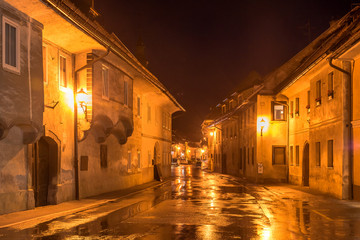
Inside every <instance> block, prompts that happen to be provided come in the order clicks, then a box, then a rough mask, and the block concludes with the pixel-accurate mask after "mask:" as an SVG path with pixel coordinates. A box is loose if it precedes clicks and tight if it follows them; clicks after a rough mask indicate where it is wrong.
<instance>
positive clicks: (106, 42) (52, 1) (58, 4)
mask: <svg viewBox="0 0 360 240" xmlns="http://www.w3.org/2000/svg"><path fill="white" fill-rule="evenodd" d="M41 1H42V2H45V3H47V4H49V5H50V6H52V7H53V8H55V9H56V10H57V11H58V12H60V13H61V14H62V15H63V16H64V17H66V18H67V19H68V20H70V22H71V23H73V24H74V25H76V26H77V27H79V28H80V29H81V30H82V31H84V32H85V33H86V34H88V35H89V36H90V37H92V38H94V39H95V40H96V41H98V42H99V43H100V44H101V45H103V46H105V47H106V48H109V49H110V51H111V52H112V53H114V54H115V55H117V56H118V57H120V58H121V59H123V60H124V61H125V62H126V63H128V64H129V65H130V66H132V67H133V68H134V69H136V70H137V71H138V72H139V73H140V74H141V75H142V76H144V77H145V78H146V79H147V80H148V81H149V82H150V83H151V84H152V85H153V86H155V87H156V88H158V89H159V90H160V91H161V92H162V93H164V94H165V95H166V96H167V97H168V98H169V99H170V100H171V101H172V102H173V103H174V104H175V106H177V107H178V108H180V110H181V111H184V112H185V109H184V108H183V107H182V106H181V105H180V104H179V103H178V102H177V101H176V99H175V98H174V97H173V96H172V95H171V93H170V92H169V91H168V90H167V89H166V88H165V87H164V86H162V84H161V83H160V82H157V81H155V80H154V78H155V77H154V76H153V75H152V74H151V73H149V72H148V70H147V69H146V68H145V67H144V66H142V65H141V64H140V63H137V62H136V60H134V59H132V61H131V60H129V59H128V58H129V57H130V56H125V55H124V54H123V51H122V50H121V48H120V47H119V46H116V44H115V43H114V42H113V41H111V40H110V39H109V38H108V37H107V36H104V34H102V33H101V32H100V30H99V29H97V28H96V27H94V26H91V24H90V23H89V19H87V20H85V19H84V18H83V17H81V16H79V14H77V13H76V12H75V11H74V10H72V9H71V8H70V7H69V6H67V5H66V3H63V1H56V0H41ZM64 5H66V6H67V7H68V8H70V10H68V11H66V10H65V9H64V8H62V6H64ZM74 13H75V14H76V15H75V16H74ZM76 18H78V19H80V20H82V22H81V21H79V20H78V19H76ZM91 28H93V30H90V29H91ZM106 33H107V32H106ZM141 68H142V69H141Z"/></svg>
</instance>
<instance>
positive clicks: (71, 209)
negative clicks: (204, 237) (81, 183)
mask: <svg viewBox="0 0 360 240" xmlns="http://www.w3.org/2000/svg"><path fill="white" fill-rule="evenodd" d="M169 181H171V178H167V179H165V180H164V181H163V182H158V181H152V182H148V183H145V184H142V185H138V186H134V187H131V188H128V189H124V190H119V191H116V192H110V193H104V194H101V195H98V196H93V197H89V198H84V199H80V200H73V201H68V202H63V203H60V204H57V205H48V206H43V207H37V208H35V209H31V210H26V211H20V212H14V213H8V214H4V215H0V229H1V228H6V227H11V226H14V225H19V224H24V223H26V222H29V221H35V220H36V221H39V222H44V221H49V220H52V219H55V218H58V217H62V216H66V215H68V214H72V213H77V212H81V211H84V210H87V209H91V208H95V207H98V206H101V205H104V204H106V203H109V202H117V201H120V200H121V199H122V198H124V197H128V196H131V195H132V194H136V193H139V192H141V191H144V190H146V189H148V188H153V187H157V186H161V185H163V184H166V183H168V182H169ZM134 201H137V200H134ZM134 203H135V202H134Z"/></svg>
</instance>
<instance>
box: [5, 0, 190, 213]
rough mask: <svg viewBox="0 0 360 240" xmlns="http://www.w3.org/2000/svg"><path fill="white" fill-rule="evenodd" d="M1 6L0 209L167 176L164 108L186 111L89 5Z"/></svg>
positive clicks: (48, 0) (13, 2) (35, 1)
mask: <svg viewBox="0 0 360 240" xmlns="http://www.w3.org/2000/svg"><path fill="white" fill-rule="evenodd" d="M0 9H1V12H0V14H1V21H2V25H1V26H3V27H2V30H1V34H2V36H4V37H3V38H2V39H5V40H3V41H2V47H3V49H2V52H1V53H2V58H1V59H2V68H1V70H0V74H3V77H2V78H1V79H5V80H4V81H1V84H3V86H2V88H1V89H2V91H4V94H2V95H1V97H0V101H1V102H0V105H1V108H0V111H4V114H3V113H1V119H0V120H1V121H0V122H1V131H0V132H1V138H0V139H1V141H0V148H1V151H0V152H1V153H0V154H1V155H0V156H1V158H0V162H1V166H2V167H1V169H0V171H1V183H2V184H1V185H0V194H1V195H0V196H1V200H2V201H1V202H2V205H1V206H0V213H7V212H13V211H19V210H25V209H31V208H34V207H37V206H43V205H47V204H57V203H60V202H64V201H68V200H72V199H79V198H84V197H88V196H93V195H97V194H101V193H105V192H110V191H116V190H119V189H123V188H128V187H131V186H135V185H137V184H141V183H145V182H148V181H151V180H153V179H154V175H155V172H159V171H160V172H161V173H162V176H169V174H170V150H171V114H172V113H174V112H176V111H183V110H184V109H183V108H182V107H181V106H180V104H179V103H178V102H177V101H176V100H175V98H174V97H173V96H172V95H171V94H170V93H169V92H168V91H167V89H166V88H165V87H164V86H163V84H162V83H161V82H160V81H159V80H158V79H157V78H156V77H155V76H153V75H152V74H151V73H150V72H149V71H148V70H147V69H146V68H145V67H144V66H143V65H142V64H141V63H140V62H139V61H138V60H137V59H136V58H135V57H134V55H132V53H131V52H129V50H128V49H127V48H126V47H125V46H124V45H123V44H122V42H121V41H120V40H119V39H118V38H117V37H116V36H115V35H114V34H109V33H108V32H106V31H105V30H104V28H103V27H102V26H100V25H99V24H98V23H96V22H95V21H93V20H92V19H93V18H94V17H96V16H95V15H96V14H95V13H96V11H95V10H94V9H90V10H92V11H90V12H92V14H90V13H89V14H87V13H82V12H80V11H79V10H78V8H77V6H76V5H74V4H73V3H72V2H70V1H61V2H59V1H52V0H44V1H41V0H31V1H27V2H26V3H25V2H24V1H20V0H19V1H17V0H9V1H3V2H1V3H0ZM9 41H10V43H8V42H9ZM11 41H13V42H14V43H16V41H17V43H16V44H17V45H16V44H15V45H12V42H11ZM14 46H15V47H14ZM19 49H21V51H19ZM39 62H40V63H42V64H39ZM20 82H22V83H20ZM23 82H27V83H29V84H27V85H24V84H23ZM11 89H14V90H13V91H11ZM7 95H8V96H7ZM10 97H11V98H10ZM14 99H19V100H14ZM7 106H8V107H9V109H6V107H7ZM5 112H6V114H5ZM14 199H15V200H14Z"/></svg>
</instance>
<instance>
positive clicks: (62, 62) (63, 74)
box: [59, 56, 67, 88]
mask: <svg viewBox="0 0 360 240" xmlns="http://www.w3.org/2000/svg"><path fill="white" fill-rule="evenodd" d="M59 71H60V72H59V78H60V87H64V88H66V87H67V69H66V58H65V57H64V56H60V58H59Z"/></svg>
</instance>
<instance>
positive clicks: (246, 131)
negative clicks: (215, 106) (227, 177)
mask: <svg viewBox="0 0 360 240" xmlns="http://www.w3.org/2000/svg"><path fill="white" fill-rule="evenodd" d="M359 12H360V9H359V7H355V8H354V9H353V10H351V11H350V12H349V13H348V14H347V15H345V16H344V17H343V18H341V19H340V20H338V21H337V22H335V23H333V24H332V25H331V26H330V28H329V29H328V30H326V31H325V32H324V33H323V34H321V35H320V36H319V37H318V38H316V39H315V40H314V41H313V42H312V43H310V44H309V45H308V46H307V47H305V48H304V49H303V50H302V51H300V52H299V53H298V54H296V55H295V56H294V57H293V58H291V59H290V60H289V61H287V62H286V63H285V64H283V65H282V66H280V67H279V68H278V69H275V70H274V71H273V72H271V73H270V74H268V75H266V76H265V77H264V79H263V81H264V84H263V88H262V89H261V90H260V91H259V92H257V93H256V97H254V98H253V99H254V100H252V101H249V100H251V99H249V100H246V101H245V102H243V103H245V104H244V105H241V103H240V102H239V101H238V107H237V108H236V110H235V111H231V112H229V113H227V114H226V113H224V111H220V110H219V112H220V113H221V114H219V115H218V116H217V117H213V118H211V119H210V120H207V124H204V125H203V126H204V129H207V131H204V132H205V133H209V131H210V132H211V131H214V133H212V134H213V135H215V132H218V129H217V128H218V127H219V126H220V125H221V127H219V131H220V132H221V134H222V135H223V137H222V141H217V140H216V138H215V139H214V140H213V141H209V143H210V144H209V149H211V146H213V149H214V156H215V158H216V157H217V158H218V159H220V160H216V159H215V160H214V162H215V166H216V165H217V166H216V167H215V168H214V169H215V170H217V171H222V172H224V173H230V174H233V175H241V176H245V177H247V178H249V179H254V180H255V181H259V180H261V181H265V182H266V181H267V180H272V181H274V180H275V181H286V182H289V183H292V184H296V185H302V186H308V187H310V188H311V189H315V190H318V191H321V192H323V193H326V194H329V195H332V196H335V197H337V198H340V199H360V197H359V196H360V188H359V183H360V181H359V179H360V178H359V172H360V171H359V167H360V166H359V164H358V162H359V160H358V158H359V151H358V142H359V140H358V138H359V131H358V125H359V124H358V121H359V116H358V115H359V114H358V112H359V111H358V106H357V104H358V102H359V101H358V99H357V98H358V97H357V96H358V90H359V84H358V82H359V81H358V74H357V73H358V71H359V69H358V67H357V64H356V63H357V61H358V59H359V54H360V51H359V50H360V49H359V45H358V41H359V39H360V31H359V22H360V18H359ZM228 99H230V97H228V98H227V99H226V101H224V103H222V104H220V105H219V107H222V108H223V109H225V110H226V109H227V107H226V104H227V103H226V102H227V101H228ZM239 104H240V105H239ZM252 104H253V105H254V106H252ZM240 106H242V107H240ZM241 109H242V110H241ZM236 118H237V119H240V120H239V123H238V126H237V128H238V129H239V133H238V136H237V138H238V143H236V144H234V145H231V144H230V143H229V142H227V141H226V140H225V139H229V138H230V140H231V130H230V134H229V133H228V132H229V131H228V129H229V128H230V129H231V128H232V127H231V124H234V123H233V122H236V121H234V119H236ZM255 124H256V127H254V125H255ZM220 129H221V130H220ZM224 135H225V136H224ZM253 139H256V140H255V141H254V140H253ZM214 143H215V144H214ZM217 145H218V146H217ZM244 145H245V146H244ZM253 146H254V152H255V153H254V154H252V148H253ZM231 149H234V150H231ZM219 150H220V151H221V152H222V154H220V155H219V154H218V155H216V151H219ZM236 152H238V157H236ZM229 154H230V155H231V157H230V158H231V160H230V161H229V160H228V159H229V157H228V156H229ZM232 156H235V161H234V160H232V158H233V157H232ZM253 156H254V157H255V159H254V158H253ZM234 162H238V166H239V168H240V166H242V168H243V169H241V171H239V173H237V171H233V170H232V171H229V170H227V169H228V168H227V165H229V164H230V165H231V166H232V167H231V168H233V166H236V163H235V164H234ZM244 162H246V163H252V162H254V166H255V165H256V163H257V169H256V170H255V169H253V168H252V166H250V170H249V164H245V165H244ZM244 168H245V169H244Z"/></svg>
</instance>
